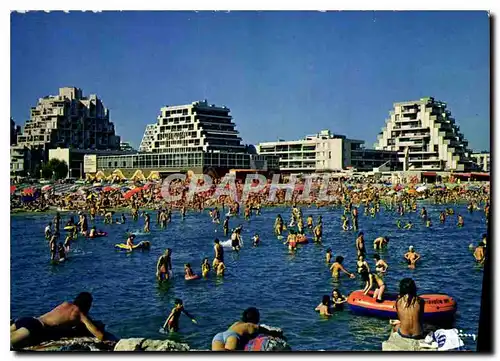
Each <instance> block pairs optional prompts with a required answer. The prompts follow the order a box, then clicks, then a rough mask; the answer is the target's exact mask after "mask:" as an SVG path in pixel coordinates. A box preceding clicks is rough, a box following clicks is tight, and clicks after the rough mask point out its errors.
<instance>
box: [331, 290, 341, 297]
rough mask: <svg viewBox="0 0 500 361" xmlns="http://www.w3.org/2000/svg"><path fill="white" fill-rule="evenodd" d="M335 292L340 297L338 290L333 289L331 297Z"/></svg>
mask: <svg viewBox="0 0 500 361" xmlns="http://www.w3.org/2000/svg"><path fill="white" fill-rule="evenodd" d="M335 292H337V294H338V295H339V296H341V293H340V291H339V289H338V288H334V289H333V291H332V295H333V294H334V293H335Z"/></svg>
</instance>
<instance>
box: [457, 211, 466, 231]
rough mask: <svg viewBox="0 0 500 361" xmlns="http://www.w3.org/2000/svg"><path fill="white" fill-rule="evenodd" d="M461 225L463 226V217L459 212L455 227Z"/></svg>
mask: <svg viewBox="0 0 500 361" xmlns="http://www.w3.org/2000/svg"><path fill="white" fill-rule="evenodd" d="M463 226H464V218H463V217H462V216H461V215H460V214H459V215H458V222H457V227H459V228H462V227H463Z"/></svg>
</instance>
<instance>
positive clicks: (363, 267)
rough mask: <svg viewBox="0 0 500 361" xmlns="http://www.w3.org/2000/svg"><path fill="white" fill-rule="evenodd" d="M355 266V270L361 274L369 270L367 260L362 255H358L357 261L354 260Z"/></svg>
mask: <svg viewBox="0 0 500 361" xmlns="http://www.w3.org/2000/svg"><path fill="white" fill-rule="evenodd" d="M356 267H357V272H358V273H359V274H361V273H362V272H364V271H367V272H370V266H369V265H368V262H366V260H365V257H364V256H361V255H360V256H359V257H358V261H357V262H356Z"/></svg>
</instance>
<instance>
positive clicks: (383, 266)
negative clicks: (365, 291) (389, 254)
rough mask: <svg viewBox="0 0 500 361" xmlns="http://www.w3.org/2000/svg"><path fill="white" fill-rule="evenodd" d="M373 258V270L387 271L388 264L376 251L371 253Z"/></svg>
mask: <svg viewBox="0 0 500 361" xmlns="http://www.w3.org/2000/svg"><path fill="white" fill-rule="evenodd" d="M373 259H374V260H375V271H377V272H379V273H385V272H387V269H388V268H389V265H388V264H387V263H386V262H385V261H384V260H383V259H381V258H380V256H379V255H378V254H377V253H375V254H374V255H373Z"/></svg>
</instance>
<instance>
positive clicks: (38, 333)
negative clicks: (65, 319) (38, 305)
mask: <svg viewBox="0 0 500 361" xmlns="http://www.w3.org/2000/svg"><path fill="white" fill-rule="evenodd" d="M14 324H15V325H16V329H17V330H19V329H20V328H25V329H27V330H28V331H29V333H30V337H31V339H32V340H33V341H38V340H41V338H42V334H43V332H44V326H43V323H42V322H41V321H40V320H38V319H36V318H34V317H23V318H20V319H18V320H16V322H15V323H14Z"/></svg>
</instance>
